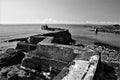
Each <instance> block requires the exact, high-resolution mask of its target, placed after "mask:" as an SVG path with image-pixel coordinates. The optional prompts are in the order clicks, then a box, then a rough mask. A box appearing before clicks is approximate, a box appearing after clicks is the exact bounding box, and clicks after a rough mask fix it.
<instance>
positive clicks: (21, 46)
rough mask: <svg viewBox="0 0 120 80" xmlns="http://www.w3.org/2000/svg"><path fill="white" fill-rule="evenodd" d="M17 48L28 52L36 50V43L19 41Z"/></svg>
mask: <svg viewBox="0 0 120 80" xmlns="http://www.w3.org/2000/svg"><path fill="white" fill-rule="evenodd" d="M16 49H20V50H22V51H25V52H27V51H31V50H35V49H36V44H28V43H24V42H19V43H17V47H16Z"/></svg>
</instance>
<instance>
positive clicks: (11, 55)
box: [0, 49, 25, 67]
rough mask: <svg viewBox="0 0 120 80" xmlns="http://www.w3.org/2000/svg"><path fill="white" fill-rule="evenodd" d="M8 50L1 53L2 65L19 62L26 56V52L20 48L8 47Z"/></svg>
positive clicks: (0, 60) (0, 62)
mask: <svg viewBox="0 0 120 80" xmlns="http://www.w3.org/2000/svg"><path fill="white" fill-rule="evenodd" d="M9 51H10V52H9ZM6 52H7V53H2V54H0V67H3V66H9V65H13V64H18V63H20V62H21V60H22V59H23V58H24V57H25V54H24V53H23V52H21V51H19V50H18V51H17V50H14V49H8V50H7V51H6Z"/></svg>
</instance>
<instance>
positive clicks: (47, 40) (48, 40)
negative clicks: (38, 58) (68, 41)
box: [38, 37, 54, 44]
mask: <svg viewBox="0 0 120 80" xmlns="http://www.w3.org/2000/svg"><path fill="white" fill-rule="evenodd" d="M53 39H54V38H53V37H46V38H45V39H44V40H42V41H41V42H39V43H38V44H41V43H52V41H53Z"/></svg>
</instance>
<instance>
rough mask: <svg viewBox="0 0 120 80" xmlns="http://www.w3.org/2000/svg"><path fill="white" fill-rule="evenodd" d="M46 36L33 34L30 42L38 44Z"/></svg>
mask: <svg viewBox="0 0 120 80" xmlns="http://www.w3.org/2000/svg"><path fill="white" fill-rule="evenodd" d="M43 39H45V37H42V36H31V37H30V43H31V44H37V43H38V42H41V41H42V40H43Z"/></svg>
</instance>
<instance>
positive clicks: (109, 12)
mask: <svg viewBox="0 0 120 80" xmlns="http://www.w3.org/2000/svg"><path fill="white" fill-rule="evenodd" d="M65 22H66V23H84V22H87V23H89V22H99V23H102V22H105V23H109V22H113V23H120V0H0V23H65Z"/></svg>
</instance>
